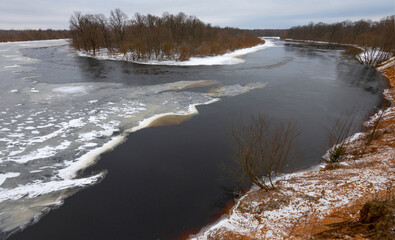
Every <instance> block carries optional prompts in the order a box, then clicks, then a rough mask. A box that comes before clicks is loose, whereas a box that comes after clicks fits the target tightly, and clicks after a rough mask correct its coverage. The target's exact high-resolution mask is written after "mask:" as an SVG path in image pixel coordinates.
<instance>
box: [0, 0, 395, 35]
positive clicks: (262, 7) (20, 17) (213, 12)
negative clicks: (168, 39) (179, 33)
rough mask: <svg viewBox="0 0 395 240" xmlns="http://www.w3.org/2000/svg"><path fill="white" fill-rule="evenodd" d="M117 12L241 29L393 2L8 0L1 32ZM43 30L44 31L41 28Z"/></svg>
mask: <svg viewBox="0 0 395 240" xmlns="http://www.w3.org/2000/svg"><path fill="white" fill-rule="evenodd" d="M114 8H121V9H122V11H124V12H125V13H127V14H128V15H129V17H132V16H133V15H134V13H136V12H140V13H143V14H147V13H151V14H154V15H161V14H162V13H163V12H169V13H173V14H175V13H178V12H184V13H186V14H188V15H194V16H196V17H198V18H199V19H201V20H203V21H205V22H209V23H211V24H213V25H219V26H232V27H240V28H288V27H291V26H294V25H300V24H305V23H308V22H310V21H314V22H319V21H321V22H334V21H342V20H346V19H352V20H357V19H360V18H375V19H377V18H381V17H384V16H388V15H391V14H393V13H394V1H393V0H375V1H372V0H331V1H317V0H298V1H295V0H244V1H240V0H199V1H196V0H193V1H191V0H156V1H154V0H115V1H106V0H68V1H62V2H60V1H51V0H35V1H31V0H8V2H4V3H2V7H1V9H0V28H10V27H11V28H14V29H18V28H22V29H24V28H27V27H29V26H40V24H42V26H46V27H51V28H54V29H64V28H68V21H69V18H70V16H71V15H72V14H73V12H74V11H81V12H83V13H104V14H105V15H107V16H108V15H109V12H110V10H111V9H114ZM42 28H44V27H42Z"/></svg>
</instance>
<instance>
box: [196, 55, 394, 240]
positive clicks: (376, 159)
mask: <svg viewBox="0 0 395 240" xmlns="http://www.w3.org/2000/svg"><path fill="white" fill-rule="evenodd" d="M391 62H392V66H391V64H388V63H391ZM384 65H385V66H386V67H385V69H383V68H380V67H379V68H378V69H379V70H380V71H381V72H382V73H383V75H384V76H385V77H386V78H387V79H388V81H389V83H390V88H389V89H387V90H386V91H385V97H386V98H387V99H388V102H389V104H388V106H386V108H385V109H384V110H383V114H380V112H379V113H377V114H376V115H375V116H373V117H372V118H371V119H370V120H369V121H368V122H367V123H366V132H365V134H364V135H363V136H360V137H359V138H357V139H355V140H353V141H352V142H348V143H347V145H348V146H347V154H348V157H347V158H346V159H344V160H343V161H341V162H340V163H334V164H330V165H327V166H326V167H325V168H322V169H321V170H319V171H311V172H302V173H296V174H291V176H290V177H289V178H287V179H284V180H282V181H281V182H280V183H279V186H280V187H279V190H277V191H269V192H268V191H263V190H251V191H250V192H249V193H247V194H246V195H245V196H244V197H242V198H241V199H240V200H239V201H238V202H237V203H236V205H235V206H234V208H233V209H232V210H231V212H230V213H229V216H228V218H227V219H226V220H222V221H221V222H219V223H218V224H217V225H213V226H212V227H209V228H208V229H206V230H204V231H202V232H201V234H200V235H198V236H196V237H195V238H196V239H220V240H225V239H247V240H248V239H395V232H393V229H395V226H394V225H393V224H394V219H393V216H394V199H395V195H394V193H395V184H394V183H395V101H394V100H395V58H392V59H391V60H389V61H388V62H386V63H384V64H383V65H382V66H384ZM372 200H375V201H384V200H385V201H386V204H387V205H388V204H389V206H390V207H389V209H390V211H392V213H391V214H392V216H391V220H390V221H389V223H386V224H387V225H385V226H386V228H387V230H388V229H390V230H388V232H387V235H386V236H384V235H382V234H383V233H382V232H380V231H378V230H377V231H376V230H374V229H375V228H374V227H372V226H374V225H372V223H366V222H363V221H362V220H360V219H361V209H362V208H363V207H364V205H365V204H366V203H367V202H369V201H372ZM365 208H366V207H365ZM391 209H392V210H391ZM391 214H390V215H391ZM364 218H365V216H363V219H364ZM388 224H392V225H391V226H390V227H388ZM380 226H381V225H380ZM372 229H373V230H372ZM388 234H389V235H388ZM388 236H389V238H386V237H388ZM392 237H393V238H392Z"/></svg>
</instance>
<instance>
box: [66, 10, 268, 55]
mask: <svg viewBox="0 0 395 240" xmlns="http://www.w3.org/2000/svg"><path fill="white" fill-rule="evenodd" d="M70 37H71V40H72V41H71V43H72V46H73V47H74V48H76V49H79V50H83V51H86V52H90V53H91V54H93V55H96V53H97V52H98V51H100V49H106V50H107V51H108V52H109V53H110V54H111V53H114V52H115V53H124V54H125V55H126V54H128V57H130V58H131V60H150V59H155V60H181V61H184V60H187V59H189V58H190V57H192V56H194V57H195V56H196V57H203V56H214V55H219V54H224V53H226V52H228V51H233V50H236V49H240V48H247V47H252V46H255V45H257V44H260V43H264V41H263V40H261V39H259V38H258V37H256V36H254V35H253V34H252V33H251V32H250V31H249V30H241V29H237V28H220V27H213V26H211V25H210V24H206V23H204V22H202V21H201V20H199V19H198V18H196V17H194V16H187V15H185V14H184V13H179V14H177V15H173V14H168V13H164V14H163V15H162V17H157V16H153V15H150V14H148V15H142V14H139V13H136V14H135V15H134V16H133V18H131V19H129V17H128V16H127V15H126V14H125V13H123V12H122V11H121V10H120V9H115V10H114V11H111V13H110V17H109V18H107V17H106V16H104V15H103V14H85V15H83V14H81V13H80V12H75V13H74V15H73V16H72V17H71V19H70Z"/></svg>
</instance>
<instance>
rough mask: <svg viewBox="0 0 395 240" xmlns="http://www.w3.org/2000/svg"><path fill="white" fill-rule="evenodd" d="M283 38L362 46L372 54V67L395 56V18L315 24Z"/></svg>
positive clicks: (288, 31) (297, 29) (296, 29)
mask: <svg viewBox="0 0 395 240" xmlns="http://www.w3.org/2000/svg"><path fill="white" fill-rule="evenodd" d="M282 38H291V39H298V40H314V41H325V42H329V43H342V44H355V45H359V46H360V47H362V48H363V49H364V50H369V51H368V54H371V56H370V57H368V58H369V59H370V60H371V61H372V62H371V63H368V64H370V65H375V64H377V63H378V61H383V60H386V58H388V57H390V56H391V55H393V54H395V25H394V16H389V17H386V18H383V19H381V20H380V21H371V20H360V21H355V22H352V21H343V22H338V23H333V24H325V23H322V22H320V23H316V24H314V23H312V22H311V23H309V24H307V25H304V26H297V27H292V28H290V29H289V30H287V31H286V33H285V34H283V35H282ZM375 58H377V59H375ZM360 60H361V59H360Z"/></svg>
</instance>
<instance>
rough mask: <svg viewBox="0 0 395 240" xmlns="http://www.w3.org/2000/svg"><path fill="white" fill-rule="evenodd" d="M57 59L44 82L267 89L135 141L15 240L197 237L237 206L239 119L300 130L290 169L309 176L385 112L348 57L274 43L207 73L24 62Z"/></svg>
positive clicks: (369, 80) (376, 83)
mask: <svg viewBox="0 0 395 240" xmlns="http://www.w3.org/2000/svg"><path fill="white" fill-rule="evenodd" d="M51 51H53V54H54V56H55V57H54V58H52V60H51V61H54V62H56V61H57V60H58V59H60V58H61V59H62V62H63V64H64V66H63V67H57V68H55V67H54V66H55V65H56V66H58V65H57V64H55V63H53V64H54V66H51V63H50V62H49V63H48V64H41V65H40V67H38V68H37V70H36V71H37V72H39V73H41V74H42V75H43V76H47V77H45V78H44V77H43V78H42V79H41V81H47V82H51V83H54V82H56V81H59V82H62V83H64V82H65V81H69V82H81V81H91V82H95V81H109V82H121V83H123V84H125V87H127V86H138V85H149V84H154V83H165V82H172V81H180V80H199V79H211V80H216V81H220V82H223V83H226V84H231V83H233V84H234V83H248V82H267V83H268V85H267V86H266V87H265V88H263V89H255V90H253V91H251V92H249V93H247V94H243V95H238V96H235V97H227V98H224V99H222V101H220V102H217V103H214V104H211V105H207V106H200V107H198V110H199V113H200V114H199V115H197V116H195V117H193V118H192V119H191V120H189V121H186V122H183V123H182V124H180V125H175V126H168V127H154V128H148V129H143V130H141V131H138V132H135V133H132V134H130V135H129V137H128V140H127V141H126V142H125V143H123V144H122V145H120V146H118V147H117V148H116V149H115V150H114V151H112V152H108V153H105V154H103V155H102V156H101V160H100V161H99V162H98V163H97V164H96V165H95V166H94V167H92V168H90V169H88V170H87V172H95V171H100V170H103V169H106V170H107V171H108V174H107V176H106V177H105V178H104V180H103V181H102V182H100V183H99V184H96V185H94V186H92V187H90V188H88V189H85V190H83V191H80V192H78V193H77V194H75V195H73V196H72V197H69V198H67V199H66V201H65V204H64V205H63V206H61V207H60V208H59V209H56V210H52V211H51V212H50V213H49V214H48V215H46V216H45V217H43V218H42V219H41V220H40V221H39V222H38V223H36V224H34V225H32V226H30V227H28V228H27V229H25V230H24V231H22V232H20V233H17V234H14V235H12V236H11V237H10V239H174V238H176V237H180V236H182V235H183V234H184V233H191V232H192V233H196V232H197V231H199V229H200V228H202V227H203V226H204V225H205V224H207V223H209V222H211V221H214V220H215V217H218V214H219V213H221V211H223V209H224V206H225V205H226V203H227V202H228V201H229V200H231V199H232V197H231V195H230V194H229V190H231V189H232V188H233V187H234V186H235V183H233V182H232V181H230V177H229V176H227V175H226V174H224V171H223V169H222V168H221V165H222V164H232V160H231V159H232V145H231V137H230V132H231V129H232V123H233V121H234V120H235V119H238V118H240V116H242V117H248V116H250V115H255V114H265V115H267V116H269V117H270V118H271V119H273V121H275V122H277V121H286V120H292V121H294V122H295V123H296V125H297V129H298V132H300V136H299V138H298V145H297V153H298V155H297V161H295V162H293V163H292V164H291V165H290V166H289V167H290V169H293V170H298V169H303V168H308V167H311V166H314V165H316V164H318V163H319V162H320V161H321V156H322V155H323V153H324V152H325V150H326V149H327V148H328V145H327V144H328V143H327V137H326V131H325V128H327V127H330V126H331V124H333V122H334V121H335V120H336V119H338V118H339V117H341V116H345V115H347V114H350V113H351V114H355V115H357V116H359V117H360V119H361V121H362V120H364V119H366V117H367V116H368V115H369V114H371V113H372V112H374V111H375V110H376V107H378V106H379V104H380V102H381V93H382V90H383V88H384V87H385V82H384V80H383V79H382V77H381V76H380V74H378V73H377V72H376V71H375V70H374V69H372V68H366V67H364V66H361V65H359V64H358V63H356V62H354V61H353V60H351V59H350V58H349V57H350V56H346V55H344V54H343V50H341V49H327V48H326V47H325V48H324V47H323V48H320V47H317V46H315V47H311V46H308V45H306V44H302V43H290V42H289V43H284V42H282V41H277V42H276V47H273V48H269V49H266V50H263V51H260V52H256V53H253V54H249V55H247V56H245V57H243V58H245V59H246V62H245V63H244V64H239V65H232V66H208V67H165V66H163V67H162V66H140V65H136V64H132V63H125V62H113V61H97V60H93V59H87V58H77V60H75V58H72V57H70V56H69V57H65V56H64V53H61V52H59V51H56V50H53V49H51V48H49V49H45V50H43V49H41V50H28V51H27V52H25V54H27V55H29V54H32V55H35V56H36V57H37V55H38V54H40V57H41V58H42V59H46V58H47V55H48V54H50V52H51ZM56 54H58V55H59V56H58V57H56ZM73 59H74V60H73ZM54 68H55V69H56V71H49V69H54ZM75 69H77V70H78V71H75ZM59 72H60V73H61V74H59ZM65 75H68V76H69V77H64V78H63V77H62V76H65ZM55 76H59V77H55ZM70 76H72V77H70ZM201 90H202V89H201Z"/></svg>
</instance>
